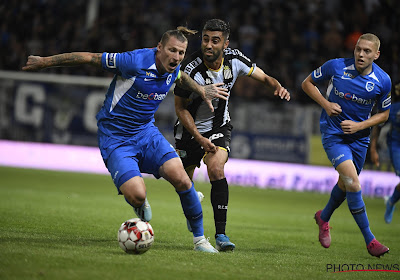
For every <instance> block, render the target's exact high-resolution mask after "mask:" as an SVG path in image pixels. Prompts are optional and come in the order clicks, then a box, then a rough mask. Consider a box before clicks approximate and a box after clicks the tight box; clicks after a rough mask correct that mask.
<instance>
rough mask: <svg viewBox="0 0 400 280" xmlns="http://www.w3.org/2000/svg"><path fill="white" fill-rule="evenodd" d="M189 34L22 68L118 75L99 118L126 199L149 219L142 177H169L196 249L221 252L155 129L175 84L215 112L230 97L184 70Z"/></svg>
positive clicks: (34, 59)
mask: <svg viewBox="0 0 400 280" xmlns="http://www.w3.org/2000/svg"><path fill="white" fill-rule="evenodd" d="M188 34H194V31H192V30H189V29H187V28H185V27H178V28H177V29H175V30H169V31H167V32H165V33H164V35H163V36H162V38H161V41H160V42H159V43H158V45H157V47H156V48H152V49H138V50H134V51H129V52H123V53H107V52H105V53H85V52H75V53H65V54H59V55H54V56H50V57H39V56H29V58H28V61H27V64H26V66H24V67H23V68H22V70H26V71H30V70H40V69H43V68H47V67H57V66H76V65H82V64H89V65H93V66H96V67H102V68H103V69H105V70H107V71H110V72H112V73H114V74H115V76H114V79H113V80H112V82H111V84H110V87H109V89H108V92H107V94H106V98H105V101H104V104H103V107H102V108H101V109H100V111H99V113H98V114H97V121H98V122H97V125H98V142H99V148H100V151H101V155H102V157H103V160H104V163H105V165H106V167H107V168H108V170H109V172H110V174H111V177H112V179H113V181H114V184H115V186H116V187H117V190H118V193H119V194H123V195H124V197H125V199H126V201H127V202H128V203H129V204H130V205H131V206H132V207H133V208H134V210H135V213H136V214H137V215H138V217H139V218H141V219H142V220H145V221H149V220H150V219H151V217H152V212H151V208H150V205H149V203H148V202H147V198H146V186H145V184H144V181H143V178H142V175H141V173H142V172H144V173H149V174H153V175H154V176H155V177H156V178H160V177H163V178H165V179H166V180H167V181H169V182H170V183H171V184H172V185H173V186H174V187H175V190H176V192H177V193H178V195H179V197H180V201H181V205H182V209H183V212H184V214H185V216H186V218H187V219H188V221H189V222H190V225H191V227H192V228H193V243H194V250H196V251H203V252H209V253H217V252H218V251H217V250H216V249H215V248H214V247H213V246H212V245H211V244H210V243H209V242H208V240H207V239H206V238H205V237H204V230H203V212H202V208H201V204H200V201H199V199H198V196H197V192H196V190H195V188H194V185H193V183H192V181H191V180H190V178H189V177H188V175H187V174H186V172H185V170H184V168H183V165H182V162H181V160H180V159H179V157H178V155H177V154H176V152H175V149H174V148H173V147H172V145H171V144H170V143H168V141H167V140H166V139H165V138H164V137H163V135H162V134H161V133H160V131H159V130H158V128H157V127H156V126H155V125H154V113H155V112H156V110H157V108H158V106H159V105H160V103H161V102H162V100H163V99H164V98H165V97H166V95H167V94H168V91H169V89H170V88H171V86H172V85H173V84H174V83H176V84H177V85H178V86H180V87H183V88H186V89H190V90H193V91H196V92H197V93H198V94H200V96H201V97H202V98H204V100H205V102H206V103H207V105H208V107H209V108H210V110H213V107H212V104H211V100H212V99H214V98H222V99H226V96H227V95H228V94H227V92H226V90H225V89H222V88H220V87H219V86H220V85H221V84H217V85H209V86H205V87H201V86H199V85H198V84H197V83H196V82H194V81H193V80H192V79H191V78H190V77H189V76H188V75H187V74H185V73H184V72H181V71H180V63H181V61H182V60H183V58H184V56H185V53H186V48H187V44H188V40H187V38H186V35H188Z"/></svg>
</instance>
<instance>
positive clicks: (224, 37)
mask: <svg viewBox="0 0 400 280" xmlns="http://www.w3.org/2000/svg"><path fill="white" fill-rule="evenodd" d="M229 33H230V28H229V26H228V24H227V23H225V22H224V21H222V20H220V19H212V20H209V21H207V22H206V24H205V25H204V28H203V31H202V42H201V49H200V50H198V51H197V52H195V53H193V54H192V55H190V56H189V57H187V58H186V59H185V60H184V61H183V62H182V67H181V70H183V71H184V72H186V73H187V74H188V75H189V76H190V77H192V78H193V79H194V80H195V81H196V82H197V83H198V84H200V85H208V84H216V83H224V85H223V86H224V87H226V88H227V89H228V92H229V93H230V91H231V89H232V87H233V85H234V84H235V81H236V79H237V78H238V77H239V76H245V75H247V76H249V77H251V78H253V79H255V80H257V81H259V82H261V83H263V84H264V85H265V86H266V87H267V88H269V89H272V90H273V91H274V95H275V96H278V97H280V98H281V99H282V100H286V101H289V100H290V93H289V92H288V91H287V90H286V89H285V88H284V87H282V86H281V84H280V83H279V82H278V81H277V80H276V79H275V78H273V77H271V76H268V75H267V74H265V73H264V71H263V70H262V69H260V68H258V67H256V64H255V63H253V62H252V61H251V60H250V59H249V58H247V57H246V56H245V55H244V54H243V53H242V52H240V51H239V50H237V49H231V48H228V45H229ZM174 93H175V110H176V114H177V116H178V120H177V122H176V124H175V129H174V135H175V144H176V150H177V152H178V154H179V155H180V157H181V159H182V161H183V165H184V167H185V170H186V172H187V173H188V175H189V177H190V178H191V179H192V178H193V173H194V170H195V168H196V166H197V167H199V166H200V162H201V159H203V162H204V163H205V164H206V165H207V171H208V176H209V179H210V182H211V204H212V206H213V211H214V221H215V231H216V233H215V239H216V248H217V249H218V250H219V251H232V250H234V249H235V244H233V243H232V242H231V241H230V239H229V237H228V236H226V234H225V228H226V221H227V210H228V200H229V190H228V183H227V181H226V178H225V174H224V167H225V163H226V162H227V160H228V156H229V152H230V147H229V146H230V142H231V131H232V125H231V124H230V116H229V111H228V102H229V98H228V100H218V99H214V100H213V101H212V103H213V106H214V112H211V111H210V110H209V109H208V107H207V104H205V102H203V101H202V99H201V97H200V96H199V95H198V94H196V93H194V92H191V91H188V90H184V89H182V88H178V87H176V88H175V92H174ZM188 228H189V230H190V227H189V226H188Z"/></svg>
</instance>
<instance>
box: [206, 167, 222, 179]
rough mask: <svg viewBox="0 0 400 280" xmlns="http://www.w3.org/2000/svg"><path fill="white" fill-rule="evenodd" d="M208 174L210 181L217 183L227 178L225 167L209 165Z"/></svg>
mask: <svg viewBox="0 0 400 280" xmlns="http://www.w3.org/2000/svg"><path fill="white" fill-rule="evenodd" d="M207 173H208V177H209V178H210V181H216V180H220V179H223V178H225V172H224V165H219V164H212V165H207Z"/></svg>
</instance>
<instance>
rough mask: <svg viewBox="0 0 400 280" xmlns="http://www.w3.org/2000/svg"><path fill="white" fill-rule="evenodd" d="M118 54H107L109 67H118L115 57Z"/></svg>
mask: <svg viewBox="0 0 400 280" xmlns="http://www.w3.org/2000/svg"><path fill="white" fill-rule="evenodd" d="M116 57H117V56H116V54H115V53H107V54H106V66H107V67H108V68H117V66H116V63H115V59H116Z"/></svg>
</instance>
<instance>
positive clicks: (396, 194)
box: [384, 183, 400, 224]
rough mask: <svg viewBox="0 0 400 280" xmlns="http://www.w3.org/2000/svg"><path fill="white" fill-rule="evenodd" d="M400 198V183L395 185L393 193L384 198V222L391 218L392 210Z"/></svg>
mask: <svg viewBox="0 0 400 280" xmlns="http://www.w3.org/2000/svg"><path fill="white" fill-rule="evenodd" d="M399 199H400V183H399V184H397V186H396V187H395V188H394V190H393V193H392V195H391V196H390V197H388V198H387V199H385V205H386V210H385V216H384V217H385V222H386V223H387V224H390V223H391V222H392V219H393V213H394V210H395V209H396V207H395V204H396V202H397V201H399Z"/></svg>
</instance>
